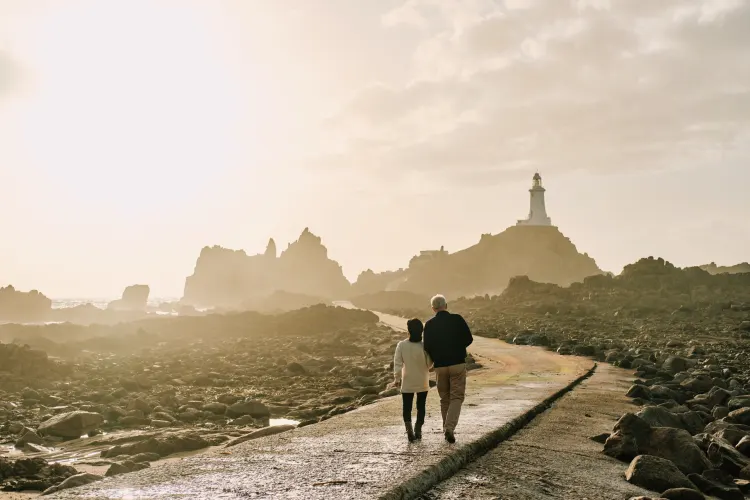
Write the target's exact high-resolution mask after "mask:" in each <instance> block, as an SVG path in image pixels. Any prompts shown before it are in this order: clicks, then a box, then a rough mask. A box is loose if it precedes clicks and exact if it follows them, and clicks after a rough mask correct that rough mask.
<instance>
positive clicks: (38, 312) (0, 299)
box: [0, 285, 52, 323]
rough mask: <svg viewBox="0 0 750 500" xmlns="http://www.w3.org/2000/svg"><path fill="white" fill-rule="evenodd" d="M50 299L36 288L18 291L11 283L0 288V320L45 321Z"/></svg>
mask: <svg viewBox="0 0 750 500" xmlns="http://www.w3.org/2000/svg"><path fill="white" fill-rule="evenodd" d="M51 311H52V301H51V300H50V299H49V298H47V297H46V296H44V295H43V294H41V293H39V292H38V291H36V290H31V291H30V292H19V291H18V290H16V289H15V288H14V287H13V286H12V285H8V286H6V287H4V288H0V322H5V321H7V322H18V323H27V322H28V323H31V322H40V321H46V320H47V317H48V316H49V315H50V312H51Z"/></svg>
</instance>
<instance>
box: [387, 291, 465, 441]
mask: <svg viewBox="0 0 750 500" xmlns="http://www.w3.org/2000/svg"><path fill="white" fill-rule="evenodd" d="M430 304H431V306H432V310H433V311H434V312H435V316H433V317H432V318H430V319H429V320H427V322H426V323H425V324H424V327H423V326H422V322H421V321H420V320H418V319H416V318H415V319H410V320H409V321H408V322H407V323H406V326H407V329H408V331H409V338H408V339H406V340H402V341H401V342H399V343H398V345H397V346H396V354H395V356H394V359H393V373H394V377H395V384H396V385H400V386H401V398H402V402H403V414H404V423H405V424H406V434H407V436H408V438H409V441H414V440H417V439H421V438H422V425H423V424H424V419H425V405H426V403H427V391H428V390H429V388H430V372H431V371H434V372H435V378H436V379H437V390H438V394H439V395H440V414H441V415H442V417H443V433H444V435H445V440H446V441H448V442H449V443H455V442H456V438H455V436H454V432H455V430H456V425H457V424H458V416H459V415H460V413H461V405H462V404H463V402H464V394H465V392H466V348H467V347H468V346H469V345H470V344H471V343H472V342H473V340H474V339H473V338H472V336H471V331H470V330H469V326H468V325H467V324H466V321H465V320H464V318H463V317H461V315H459V314H451V313H449V312H448V303H447V302H446V300H445V297H443V296H442V295H436V296H434V297H433V298H432V300H431V301H430ZM423 333H424V341H422V337H423ZM415 394H416V395H417V422H416V425H415V426H414V427H412V423H411V409H412V405H413V404H414V395H415Z"/></svg>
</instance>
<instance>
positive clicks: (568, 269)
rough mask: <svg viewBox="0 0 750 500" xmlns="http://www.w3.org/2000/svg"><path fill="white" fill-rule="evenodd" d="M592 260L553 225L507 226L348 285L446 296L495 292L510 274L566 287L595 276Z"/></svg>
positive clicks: (368, 290) (367, 289) (366, 289)
mask: <svg viewBox="0 0 750 500" xmlns="http://www.w3.org/2000/svg"><path fill="white" fill-rule="evenodd" d="M600 274H604V272H603V271H602V270H601V269H599V267H598V266H597V265H596V262H595V261H594V259H592V258H591V257H589V256H588V254H585V253H584V254H581V253H579V252H578V250H577V249H576V247H575V245H574V244H573V243H572V242H571V241H570V240H569V239H568V238H567V237H565V236H564V235H563V234H562V233H561V232H560V231H559V229H557V228H556V227H554V226H512V227H509V228H508V229H506V230H505V231H503V232H502V233H500V234H496V235H490V234H484V235H482V237H481V239H480V241H479V243H477V244H476V245H473V246H471V247H469V248H466V249H464V250H461V251H458V252H455V253H452V254H451V253H448V252H445V251H435V252H429V253H427V254H424V255H420V256H416V257H414V258H413V259H412V260H411V261H410V263H409V268H408V269H406V270H405V271H403V272H396V273H395V274H390V275H382V276H383V277H384V278H385V279H383V280H382V281H379V280H378V278H379V277H380V276H381V275H374V276H373V275H370V274H369V273H368V274H366V275H364V274H363V275H361V276H360V280H363V281H365V280H366V283H363V284H360V283H359V281H360V280H358V281H357V283H355V285H354V287H355V289H357V290H361V293H363V294H364V293H375V292H376V290H373V289H372V288H373V286H372V284H373V283H378V284H379V285H381V286H382V285H383V283H386V284H385V286H383V288H381V289H380V290H381V291H383V290H398V291H406V292H412V293H414V294H417V295H431V294H434V293H436V292H440V293H444V294H447V295H450V296H452V297H459V296H473V295H484V294H497V293H500V292H501V291H502V290H503V289H504V288H505V287H506V285H507V284H508V281H509V280H510V279H511V278H512V277H514V276H521V275H522V276H527V277H528V278H529V279H531V280H533V281H538V282H542V283H554V284H556V285H561V286H567V285H570V284H571V283H575V282H578V281H582V280H583V279H584V278H586V277H587V276H593V275H600Z"/></svg>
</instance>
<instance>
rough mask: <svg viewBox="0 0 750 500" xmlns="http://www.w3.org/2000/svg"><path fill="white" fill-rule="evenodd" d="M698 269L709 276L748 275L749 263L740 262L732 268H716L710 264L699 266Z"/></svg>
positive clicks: (749, 271)
mask: <svg viewBox="0 0 750 500" xmlns="http://www.w3.org/2000/svg"><path fill="white" fill-rule="evenodd" d="M700 268H701V269H703V270H704V271H708V272H709V273H711V274H740V273H750V263H747V262H742V263H740V264H736V265H734V266H717V265H716V264H715V263H713V262H711V263H710V264H706V265H704V266H700Z"/></svg>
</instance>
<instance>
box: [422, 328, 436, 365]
mask: <svg viewBox="0 0 750 500" xmlns="http://www.w3.org/2000/svg"><path fill="white" fill-rule="evenodd" d="M422 342H423V344H424V350H425V352H426V353H427V354H429V355H430V357H432V349H433V348H434V340H433V338H432V323H431V322H430V321H429V320H428V321H427V322H426V323H425V324H424V332H423V333H422Z"/></svg>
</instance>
